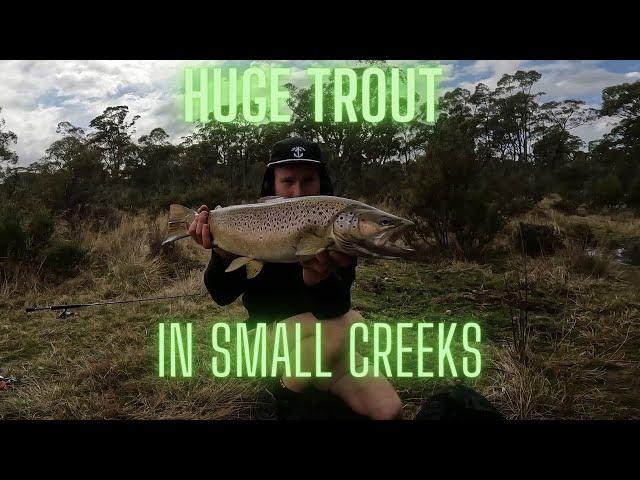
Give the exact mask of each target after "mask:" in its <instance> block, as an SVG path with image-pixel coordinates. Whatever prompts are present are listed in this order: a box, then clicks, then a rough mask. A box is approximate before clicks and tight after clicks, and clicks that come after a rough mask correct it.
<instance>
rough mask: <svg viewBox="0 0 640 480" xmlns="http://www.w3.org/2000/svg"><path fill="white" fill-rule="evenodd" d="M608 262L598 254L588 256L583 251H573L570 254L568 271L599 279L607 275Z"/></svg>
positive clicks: (609, 264)
mask: <svg viewBox="0 0 640 480" xmlns="http://www.w3.org/2000/svg"><path fill="white" fill-rule="evenodd" d="M610 266H611V262H610V260H609V259H608V258H607V257H605V256H603V255H598V254H589V253H587V252H585V251H584V250H575V251H573V252H571V254H570V269H571V271H572V272H574V273H579V274H581V275H586V276H590V277H597V278H601V277H604V276H606V275H607V273H608V272H609V268H610Z"/></svg>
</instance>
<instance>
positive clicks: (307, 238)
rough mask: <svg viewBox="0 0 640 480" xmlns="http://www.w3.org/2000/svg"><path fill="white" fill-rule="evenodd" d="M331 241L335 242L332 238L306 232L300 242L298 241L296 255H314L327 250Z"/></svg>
mask: <svg viewBox="0 0 640 480" xmlns="http://www.w3.org/2000/svg"><path fill="white" fill-rule="evenodd" d="M331 243H333V241H332V240H331V239H330V238H326V237H319V236H318V235H314V234H312V233H309V234H306V235H304V236H303V237H302V238H301V239H300V242H298V248H297V249H296V255H297V256H298V257H313V256H315V255H316V254H318V253H320V252H322V251H323V250H326V249H327V247H328V246H329V245H331Z"/></svg>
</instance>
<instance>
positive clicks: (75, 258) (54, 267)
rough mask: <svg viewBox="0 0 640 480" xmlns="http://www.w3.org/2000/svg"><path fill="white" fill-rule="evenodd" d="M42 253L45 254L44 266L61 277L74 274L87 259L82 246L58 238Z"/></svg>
mask: <svg viewBox="0 0 640 480" xmlns="http://www.w3.org/2000/svg"><path fill="white" fill-rule="evenodd" d="M42 253H43V256H44V264H43V267H44V268H46V269H47V270H48V271H49V272H51V273H53V274H55V275H58V276H61V277H70V276H73V275H74V274H76V273H77V271H78V268H79V267H80V266H81V265H82V264H83V263H84V262H85V261H86V254H85V252H84V250H83V249H82V247H81V246H80V245H79V244H77V243H74V242H69V241H60V240H56V241H54V242H52V243H51V245H49V246H48V247H47V248H46V249H45V250H44V251H43V252H42Z"/></svg>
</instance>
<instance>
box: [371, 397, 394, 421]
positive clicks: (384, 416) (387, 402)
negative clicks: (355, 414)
mask: <svg viewBox="0 0 640 480" xmlns="http://www.w3.org/2000/svg"><path fill="white" fill-rule="evenodd" d="M376 400H377V401H376V402H375V403H372V404H371V405H369V407H368V409H367V410H368V412H367V413H368V416H369V417H370V418H371V419H372V420H400V418H402V401H401V400H400V397H398V395H397V394H396V395H390V396H387V397H382V398H379V399H376Z"/></svg>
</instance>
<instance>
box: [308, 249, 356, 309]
mask: <svg viewBox="0 0 640 480" xmlns="http://www.w3.org/2000/svg"><path fill="white" fill-rule="evenodd" d="M356 264H357V259H354V262H353V265H351V266H349V267H345V268H338V269H337V270H336V271H335V272H333V273H332V274H331V275H329V276H328V277H327V278H326V279H324V280H323V281H322V282H320V283H318V284H317V285H314V286H313V287H306V289H307V294H308V295H309V297H310V299H311V304H312V305H314V309H313V311H312V313H313V314H314V315H315V316H316V317H317V318H319V319H323V318H333V317H337V316H340V315H344V314H345V313H347V312H348V311H349V310H350V309H351V284H352V283H353V281H354V280H355V278H356Z"/></svg>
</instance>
